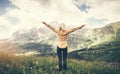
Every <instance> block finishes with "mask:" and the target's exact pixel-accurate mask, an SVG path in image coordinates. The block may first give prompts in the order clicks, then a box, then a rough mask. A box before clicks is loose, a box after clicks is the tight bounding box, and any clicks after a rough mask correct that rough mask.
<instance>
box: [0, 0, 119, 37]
mask: <svg viewBox="0 0 120 74" xmlns="http://www.w3.org/2000/svg"><path fill="white" fill-rule="evenodd" d="M42 21H45V22H47V23H49V24H51V25H57V26H58V25H59V24H60V23H64V24H66V26H67V27H76V26H81V25H82V24H87V27H91V28H96V27H102V26H105V25H106V24H109V23H112V22H117V21H120V0H0V39H3V38H9V37H11V36H12V34H13V33H14V32H15V31H17V30H19V29H22V28H25V29H29V28H42V27H43V26H44V25H43V24H42V23H41V22H42Z"/></svg>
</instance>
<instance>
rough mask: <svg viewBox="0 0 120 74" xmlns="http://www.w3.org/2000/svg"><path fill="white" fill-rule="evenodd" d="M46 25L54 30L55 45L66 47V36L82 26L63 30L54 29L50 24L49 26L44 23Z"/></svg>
mask: <svg viewBox="0 0 120 74" xmlns="http://www.w3.org/2000/svg"><path fill="white" fill-rule="evenodd" d="M44 24H45V25H46V26H47V27H49V28H50V29H51V30H52V31H54V32H55V33H57V37H58V38H57V46H58V47H59V48H66V47H67V37H68V34H70V33H72V32H74V31H76V30H78V29H81V28H82V27H83V26H80V27H76V28H73V29H70V30H64V31H61V30H59V29H56V28H54V27H52V26H50V25H49V24H46V23H44Z"/></svg>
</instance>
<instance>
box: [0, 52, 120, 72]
mask: <svg viewBox="0 0 120 74" xmlns="http://www.w3.org/2000/svg"><path fill="white" fill-rule="evenodd" d="M67 63H68V70H66V71H65V70H63V71H60V72H59V71H57V68H58V67H57V57H52V56H44V57H41V56H39V57H38V56H15V55H12V54H8V53H7V52H0V74H120V65H119V64H118V63H107V62H90V61H85V60H76V59H68V61H67Z"/></svg>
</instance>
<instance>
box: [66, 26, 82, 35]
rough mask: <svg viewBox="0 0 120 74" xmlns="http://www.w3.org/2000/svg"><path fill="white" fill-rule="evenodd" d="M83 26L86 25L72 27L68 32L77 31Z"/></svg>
mask: <svg viewBox="0 0 120 74" xmlns="http://www.w3.org/2000/svg"><path fill="white" fill-rule="evenodd" d="M83 26H84V25H82V26H80V27H76V28H72V29H70V30H68V34H69V33H72V32H74V31H76V30H78V29H81V28H82V27H83Z"/></svg>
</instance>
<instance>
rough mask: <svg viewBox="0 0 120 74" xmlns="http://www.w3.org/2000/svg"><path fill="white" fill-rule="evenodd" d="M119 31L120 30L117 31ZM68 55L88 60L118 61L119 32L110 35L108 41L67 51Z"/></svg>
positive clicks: (119, 54) (119, 47)
mask: <svg viewBox="0 0 120 74" xmlns="http://www.w3.org/2000/svg"><path fill="white" fill-rule="evenodd" d="M119 33H120V32H119ZM69 57H71V58H75V59H79V60H81V59H82V60H83V59H84V60H88V61H105V62H116V63H119V62H120V58H119V57H120V34H117V36H116V37H114V36H113V37H111V39H109V40H108V41H105V42H102V43H100V44H98V45H94V46H91V47H90V48H85V49H80V50H77V51H73V52H71V53H69Z"/></svg>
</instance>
